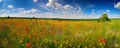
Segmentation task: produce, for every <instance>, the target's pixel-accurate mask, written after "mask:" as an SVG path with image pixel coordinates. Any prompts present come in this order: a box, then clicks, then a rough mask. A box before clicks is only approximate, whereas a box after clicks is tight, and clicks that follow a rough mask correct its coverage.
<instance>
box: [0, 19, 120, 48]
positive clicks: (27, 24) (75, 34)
mask: <svg viewBox="0 0 120 48" xmlns="http://www.w3.org/2000/svg"><path fill="white" fill-rule="evenodd" d="M0 48H120V20H119V19H118V20H111V21H110V22H97V21H96V20H95V21H68V20H45V19H0Z"/></svg>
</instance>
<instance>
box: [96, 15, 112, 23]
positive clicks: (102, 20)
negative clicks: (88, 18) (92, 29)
mask: <svg viewBox="0 0 120 48" xmlns="http://www.w3.org/2000/svg"><path fill="white" fill-rule="evenodd" d="M98 21H99V22H105V21H110V19H109V18H108V15H107V14H103V15H102V16H101V17H100V18H99V20H98Z"/></svg>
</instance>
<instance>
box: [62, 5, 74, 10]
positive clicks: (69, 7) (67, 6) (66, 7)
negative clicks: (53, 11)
mask: <svg viewBox="0 0 120 48" xmlns="http://www.w3.org/2000/svg"><path fill="white" fill-rule="evenodd" d="M63 8H64V9H66V10H71V9H73V7H72V6H70V5H68V4H67V5H65V6H64V7H63Z"/></svg>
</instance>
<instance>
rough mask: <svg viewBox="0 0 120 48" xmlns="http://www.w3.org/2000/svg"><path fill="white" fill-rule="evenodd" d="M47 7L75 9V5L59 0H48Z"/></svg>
mask: <svg viewBox="0 0 120 48" xmlns="http://www.w3.org/2000/svg"><path fill="white" fill-rule="evenodd" d="M46 7H48V8H52V9H55V10H71V9H73V6H71V5H69V4H67V5H62V4H60V3H58V0H48V2H47V3H46Z"/></svg>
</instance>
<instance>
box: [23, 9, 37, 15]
mask: <svg viewBox="0 0 120 48" xmlns="http://www.w3.org/2000/svg"><path fill="white" fill-rule="evenodd" d="M37 10H38V9H31V10H26V11H23V14H31V13H35V12H37Z"/></svg>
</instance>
